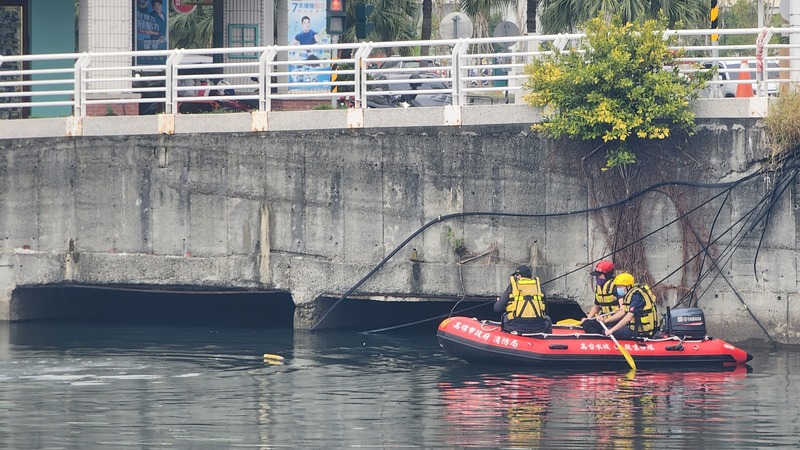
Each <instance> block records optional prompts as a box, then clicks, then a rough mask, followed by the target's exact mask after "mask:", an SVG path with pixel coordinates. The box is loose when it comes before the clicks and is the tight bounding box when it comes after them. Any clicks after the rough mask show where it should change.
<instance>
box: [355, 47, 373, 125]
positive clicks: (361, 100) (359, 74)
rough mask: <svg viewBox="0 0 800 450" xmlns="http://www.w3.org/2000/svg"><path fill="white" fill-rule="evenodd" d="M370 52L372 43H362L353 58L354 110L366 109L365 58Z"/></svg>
mask: <svg viewBox="0 0 800 450" xmlns="http://www.w3.org/2000/svg"><path fill="white" fill-rule="evenodd" d="M371 51H372V43H371V42H362V43H361V44H359V46H358V50H356V54H355V55H354V56H353V60H354V61H353V69H354V70H355V74H354V75H353V83H354V86H353V91H354V95H355V97H354V101H355V102H356V108H362V109H363V108H366V107H367V76H366V70H367V61H366V58H367V57H368V56H369V54H370V52H371Z"/></svg>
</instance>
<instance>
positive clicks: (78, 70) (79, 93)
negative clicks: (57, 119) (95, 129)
mask: <svg viewBox="0 0 800 450" xmlns="http://www.w3.org/2000/svg"><path fill="white" fill-rule="evenodd" d="M89 62H90V56H89V53H84V54H82V55H81V56H79V57H78V59H76V60H75V81H74V83H75V86H74V88H75V94H74V96H75V98H73V102H74V106H73V107H72V115H73V116H75V117H86V83H87V80H86V78H87V74H86V68H87V67H88V66H89Z"/></svg>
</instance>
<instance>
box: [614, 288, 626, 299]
mask: <svg viewBox="0 0 800 450" xmlns="http://www.w3.org/2000/svg"><path fill="white" fill-rule="evenodd" d="M616 291H617V297H625V294H627V293H628V290H627V289H626V288H624V287H617V289H616Z"/></svg>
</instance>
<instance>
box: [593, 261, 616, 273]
mask: <svg viewBox="0 0 800 450" xmlns="http://www.w3.org/2000/svg"><path fill="white" fill-rule="evenodd" d="M611 273H614V263H613V262H611V261H608V260H605V259H604V260H602V261H600V262H598V263H597V265H596V266H594V270H593V271H591V272H589V275H592V276H597V275H600V274H606V275H607V274H611Z"/></svg>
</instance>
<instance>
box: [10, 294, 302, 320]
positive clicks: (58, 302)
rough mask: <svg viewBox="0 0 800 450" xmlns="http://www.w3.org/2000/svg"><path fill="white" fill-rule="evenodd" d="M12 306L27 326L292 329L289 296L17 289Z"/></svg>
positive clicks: (291, 311) (292, 311) (292, 317)
mask: <svg viewBox="0 0 800 450" xmlns="http://www.w3.org/2000/svg"><path fill="white" fill-rule="evenodd" d="M12 304H13V305H14V309H16V310H17V311H18V315H19V318H20V319H21V320H23V321H27V322H29V321H38V320H69V321H80V322H84V323H124V324H142V325H189V326H194V325H204V326H215V327H250V328H292V325H293V320H294V302H293V301H292V297H291V295H290V294H289V293H273V292H252V291H234V290H231V291H207V290H205V291H204V290H197V288H188V287H181V288H155V287H154V288H152V289H139V288H126V287H109V286H104V287H85V286H59V287H53V286H42V287H38V286H37V287H18V288H17V289H15V290H14V292H13V294H12Z"/></svg>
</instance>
